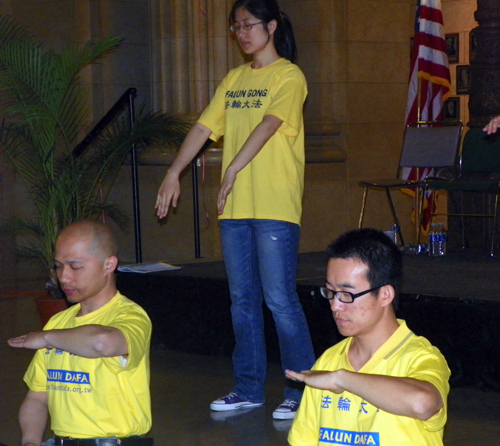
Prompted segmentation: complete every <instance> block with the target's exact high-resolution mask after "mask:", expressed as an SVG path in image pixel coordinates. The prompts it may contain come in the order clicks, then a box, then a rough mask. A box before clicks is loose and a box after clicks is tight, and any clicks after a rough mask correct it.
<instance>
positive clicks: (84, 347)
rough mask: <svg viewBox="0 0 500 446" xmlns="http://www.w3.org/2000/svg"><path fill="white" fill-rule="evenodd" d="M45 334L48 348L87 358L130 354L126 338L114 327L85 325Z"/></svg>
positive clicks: (50, 331)
mask: <svg viewBox="0 0 500 446" xmlns="http://www.w3.org/2000/svg"><path fill="white" fill-rule="evenodd" d="M43 333H44V338H45V340H46V342H47V345H48V347H52V348H58V349H61V350H64V351H67V352H70V353H73V354H75V355H78V356H83V357H86V358H102V357H111V356H122V355H126V354H127V353H128V345H127V341H126V339H125V336H124V335H123V333H121V332H120V331H119V330H117V329H116V328H112V327H105V326H102V325H83V326H81V327H76V328H71V329H68V330H49V331H46V332H43Z"/></svg>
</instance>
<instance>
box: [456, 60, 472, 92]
mask: <svg viewBox="0 0 500 446" xmlns="http://www.w3.org/2000/svg"><path fill="white" fill-rule="evenodd" d="M469 92H470V65H457V94H469Z"/></svg>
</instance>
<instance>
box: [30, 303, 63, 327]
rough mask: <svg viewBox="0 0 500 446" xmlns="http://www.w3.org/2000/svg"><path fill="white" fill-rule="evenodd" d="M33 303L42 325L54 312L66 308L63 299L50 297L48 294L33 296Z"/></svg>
mask: <svg viewBox="0 0 500 446" xmlns="http://www.w3.org/2000/svg"><path fill="white" fill-rule="evenodd" d="M35 305H36V310H37V312H38V315H39V316H40V321H41V322H42V326H43V327H45V324H46V323H47V322H48V321H49V319H50V318H51V317H52V316H54V314H56V313H59V312H60V311H63V310H66V308H68V302H67V301H66V300H65V299H52V298H51V297H50V296H47V297H45V296H44V297H37V298H35Z"/></svg>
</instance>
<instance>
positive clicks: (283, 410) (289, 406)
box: [273, 399, 299, 420]
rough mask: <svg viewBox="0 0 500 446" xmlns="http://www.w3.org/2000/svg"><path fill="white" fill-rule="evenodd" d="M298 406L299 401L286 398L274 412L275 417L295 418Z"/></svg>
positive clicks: (281, 418)
mask: <svg viewBox="0 0 500 446" xmlns="http://www.w3.org/2000/svg"><path fill="white" fill-rule="evenodd" d="M298 408H299V403H297V401H294V400H289V399H286V400H285V401H283V402H282V403H281V404H280V405H279V406H278V408H277V409H276V410H275V411H274V412H273V418H274V419H275V420H293V419H294V418H295V414H296V413H297V409H298Z"/></svg>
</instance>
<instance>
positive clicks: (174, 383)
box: [0, 298, 500, 446]
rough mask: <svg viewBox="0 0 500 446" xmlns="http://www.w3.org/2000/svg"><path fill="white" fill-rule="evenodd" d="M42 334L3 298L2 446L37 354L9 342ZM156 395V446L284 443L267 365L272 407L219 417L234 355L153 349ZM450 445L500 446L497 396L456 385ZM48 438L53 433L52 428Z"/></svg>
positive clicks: (21, 301) (275, 371) (277, 384)
mask: <svg viewBox="0 0 500 446" xmlns="http://www.w3.org/2000/svg"><path fill="white" fill-rule="evenodd" d="M36 329H39V322H38V319H37V315H36V314H35V310H34V305H33V302H32V301H31V299H30V298H18V299H11V300H4V301H0V355H1V358H2V360H1V366H0V443H5V444H7V445H9V446H17V445H18V444H19V429H18V425H17V411H18V408H19V405H20V403H21V401H22V399H23V397H24V394H25V392H26V388H25V385H24V383H23V382H22V375H23V372H24V370H25V368H26V366H27V364H28V363H29V361H30V359H31V356H32V352H30V351H23V350H14V349H11V348H9V347H8V345H7V343H6V340H7V339H8V338H9V337H11V336H14V335H18V334H22V333H25V332H27V331H31V330H36ZM151 356H152V357H151V360H152V373H151V390H152V401H153V417H154V419H153V429H152V432H151V435H152V436H153V437H154V438H155V443H156V445H157V446H233V445H234V446H261V445H262V446H265V445H268V446H274V445H286V444H287V442H286V437H287V431H288V429H289V427H290V422H286V421H284V422H280V423H277V422H273V420H272V418H271V412H272V411H273V410H274V408H275V406H277V405H278V404H279V403H280V402H281V399H282V379H283V378H282V374H281V371H280V368H279V366H278V365H277V364H270V367H269V378H268V385H267V404H266V405H265V406H263V407H260V408H256V409H253V410H248V411H243V410H242V411H238V412H232V413H226V414H224V413H222V414H221V413H214V412H211V411H210V410H209V404H210V402H211V401H212V400H213V399H215V398H217V397H219V396H221V395H223V394H225V393H226V392H227V391H228V390H229V389H230V387H231V385H232V379H231V361H230V359H229V358H221V357H213V356H201V355H193V354H186V353H180V352H175V351H172V350H163V349H153V351H152V355H151ZM449 407H450V410H449V421H448V425H447V428H446V432H445V445H447V446H498V445H500V421H499V420H500V394H499V393H496V392H494V391H491V390H487V389H486V390H480V389H477V388H454V389H452V392H451V395H450V400H449ZM47 435H50V432H49V431H47Z"/></svg>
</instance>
